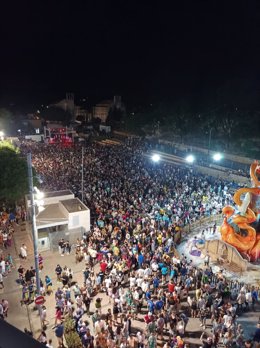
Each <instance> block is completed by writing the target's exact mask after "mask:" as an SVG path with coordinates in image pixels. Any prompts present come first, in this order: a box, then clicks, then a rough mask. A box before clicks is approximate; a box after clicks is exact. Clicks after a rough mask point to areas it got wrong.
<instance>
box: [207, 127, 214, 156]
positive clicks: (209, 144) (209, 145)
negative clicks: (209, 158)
mask: <svg viewBox="0 0 260 348" xmlns="http://www.w3.org/2000/svg"><path fill="white" fill-rule="evenodd" d="M212 130H213V127H211V128H210V130H209V142H208V155H209V152H210V147H211V133H212Z"/></svg>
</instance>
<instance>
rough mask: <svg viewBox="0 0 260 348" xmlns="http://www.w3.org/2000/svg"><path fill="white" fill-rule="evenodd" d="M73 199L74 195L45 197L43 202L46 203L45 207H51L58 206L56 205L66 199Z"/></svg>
mask: <svg viewBox="0 0 260 348" xmlns="http://www.w3.org/2000/svg"><path fill="white" fill-rule="evenodd" d="M72 198H74V194H73V193H71V194H68V195H64V196H55V197H44V198H43V201H44V205H49V204H56V203H59V202H60V201H65V200H66V199H72ZM60 206H61V204H60ZM60 208H61V207H60ZM62 211H63V209H62Z"/></svg>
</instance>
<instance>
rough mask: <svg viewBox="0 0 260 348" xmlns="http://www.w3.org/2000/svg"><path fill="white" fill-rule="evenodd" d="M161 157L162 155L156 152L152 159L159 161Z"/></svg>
mask: <svg viewBox="0 0 260 348" xmlns="http://www.w3.org/2000/svg"><path fill="white" fill-rule="evenodd" d="M160 159H161V157H160V155H158V154H157V153H155V154H154V155H152V160H153V162H159V161H160Z"/></svg>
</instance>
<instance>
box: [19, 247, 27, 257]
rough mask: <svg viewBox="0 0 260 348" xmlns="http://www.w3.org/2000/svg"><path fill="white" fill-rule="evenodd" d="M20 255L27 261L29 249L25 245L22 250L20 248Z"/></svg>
mask: <svg viewBox="0 0 260 348" xmlns="http://www.w3.org/2000/svg"><path fill="white" fill-rule="evenodd" d="M20 254H21V257H22V258H23V259H26V258H27V247H26V245H25V244H22V246H21V248H20Z"/></svg>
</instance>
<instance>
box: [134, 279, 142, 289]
mask: <svg viewBox="0 0 260 348" xmlns="http://www.w3.org/2000/svg"><path fill="white" fill-rule="evenodd" d="M143 281H144V280H143V278H137V279H136V285H137V286H138V287H139V288H141V287H142V284H143Z"/></svg>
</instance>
